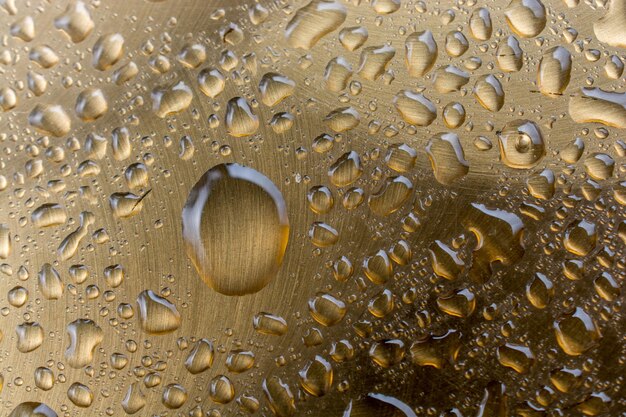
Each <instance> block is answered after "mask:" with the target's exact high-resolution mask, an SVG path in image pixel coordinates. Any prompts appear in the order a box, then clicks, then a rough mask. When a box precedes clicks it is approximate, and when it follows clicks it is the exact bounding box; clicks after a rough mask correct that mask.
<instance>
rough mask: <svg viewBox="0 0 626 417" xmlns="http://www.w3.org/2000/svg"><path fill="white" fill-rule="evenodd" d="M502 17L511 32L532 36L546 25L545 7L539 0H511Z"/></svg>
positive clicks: (526, 36) (525, 36) (527, 36)
mask: <svg viewBox="0 0 626 417" xmlns="http://www.w3.org/2000/svg"><path fill="white" fill-rule="evenodd" d="M504 17H505V18H506V22H507V23H508V24H509V27H510V28H511V30H512V31H513V32H515V33H516V34H518V35H519V36H522V37H524V38H534V37H535V36H537V35H539V34H540V33H541V32H542V31H543V29H544V28H545V27H546V8H545V6H544V5H543V3H542V2H541V1H540V0H511V2H510V3H509V5H508V6H507V8H506V10H505V11H504Z"/></svg>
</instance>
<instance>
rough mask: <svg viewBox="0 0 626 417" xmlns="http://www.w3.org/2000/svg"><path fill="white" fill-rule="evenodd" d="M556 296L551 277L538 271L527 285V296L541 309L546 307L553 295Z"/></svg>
mask: <svg viewBox="0 0 626 417" xmlns="http://www.w3.org/2000/svg"><path fill="white" fill-rule="evenodd" d="M553 296H554V284H553V283H552V281H550V279H549V278H548V277H547V276H545V275H544V274H542V273H541V272H536V273H535V275H534V276H533V278H532V280H531V281H530V282H529V283H528V285H526V298H528V301H530V303H531V304H532V305H533V306H534V307H535V308H539V309H543V308H546V307H547V306H548V305H549V304H550V301H552V297H553Z"/></svg>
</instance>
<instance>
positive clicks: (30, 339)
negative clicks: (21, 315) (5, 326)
mask: <svg viewBox="0 0 626 417" xmlns="http://www.w3.org/2000/svg"><path fill="white" fill-rule="evenodd" d="M15 333H16V335H17V350H19V351H20V352H22V353H28V352H32V351H33V350H36V349H37V348H39V347H40V346H41V345H42V344H43V339H44V333H43V327H41V325H40V324H39V323H37V322H24V323H22V324H18V325H17V326H16V327H15Z"/></svg>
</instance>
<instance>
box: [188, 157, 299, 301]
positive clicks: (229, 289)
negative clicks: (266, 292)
mask: <svg viewBox="0 0 626 417" xmlns="http://www.w3.org/2000/svg"><path fill="white" fill-rule="evenodd" d="M182 217H183V237H184V239H185V244H186V247H187V255H188V256H189V258H190V259H191V260H192V261H193V263H194V265H195V267H196V270H197V271H198V273H199V274H200V276H201V277H202V279H203V280H204V281H205V282H206V283H207V285H209V286H210V287H211V288H213V289H214V290H216V291H218V292H220V293H222V294H226V295H243V294H251V293H255V292H257V291H259V290H261V289H262V288H263V287H265V286H266V285H267V284H268V283H269V282H270V281H271V280H272V278H273V277H274V276H275V275H276V274H277V272H278V269H279V268H280V265H281V264H282V260H283V256H284V254H285V250H286V248H287V240H288V238H289V220H288V218H287V207H286V205H285V201H284V199H283V197H282V194H281V193H280V190H279V189H278V188H277V187H276V186H275V185H274V184H273V183H272V182H271V181H270V180H269V179H268V178H267V177H265V176H264V175H263V174H261V173H260V172H258V171H255V170H254V169H252V168H248V167H244V166H241V165H238V164H220V165H217V166H215V167H213V168H211V169H210V170H208V171H207V172H206V173H205V174H204V175H203V176H202V177H201V178H200V179H199V180H198V182H197V183H196V184H195V185H194V186H193V188H192V189H191V191H190V193H189V197H188V198H187V202H186V204H185V207H184V209H183V213H182Z"/></svg>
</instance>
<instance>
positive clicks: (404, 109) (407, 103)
mask: <svg viewBox="0 0 626 417" xmlns="http://www.w3.org/2000/svg"><path fill="white" fill-rule="evenodd" d="M393 105H394V107H395V108H396V110H397V111H398V113H399V114H400V116H402V118H403V119H404V121H405V122H407V123H410V124H413V125H416V126H428V125H430V124H431V123H432V122H433V121H434V120H435V119H436V118H437V108H436V107H435V105H434V104H433V102H432V101H430V100H429V99H427V98H426V97H425V96H424V95H423V94H421V93H416V92H414V91H410V90H402V91H400V92H398V94H396V95H395V96H394V98H393Z"/></svg>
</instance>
